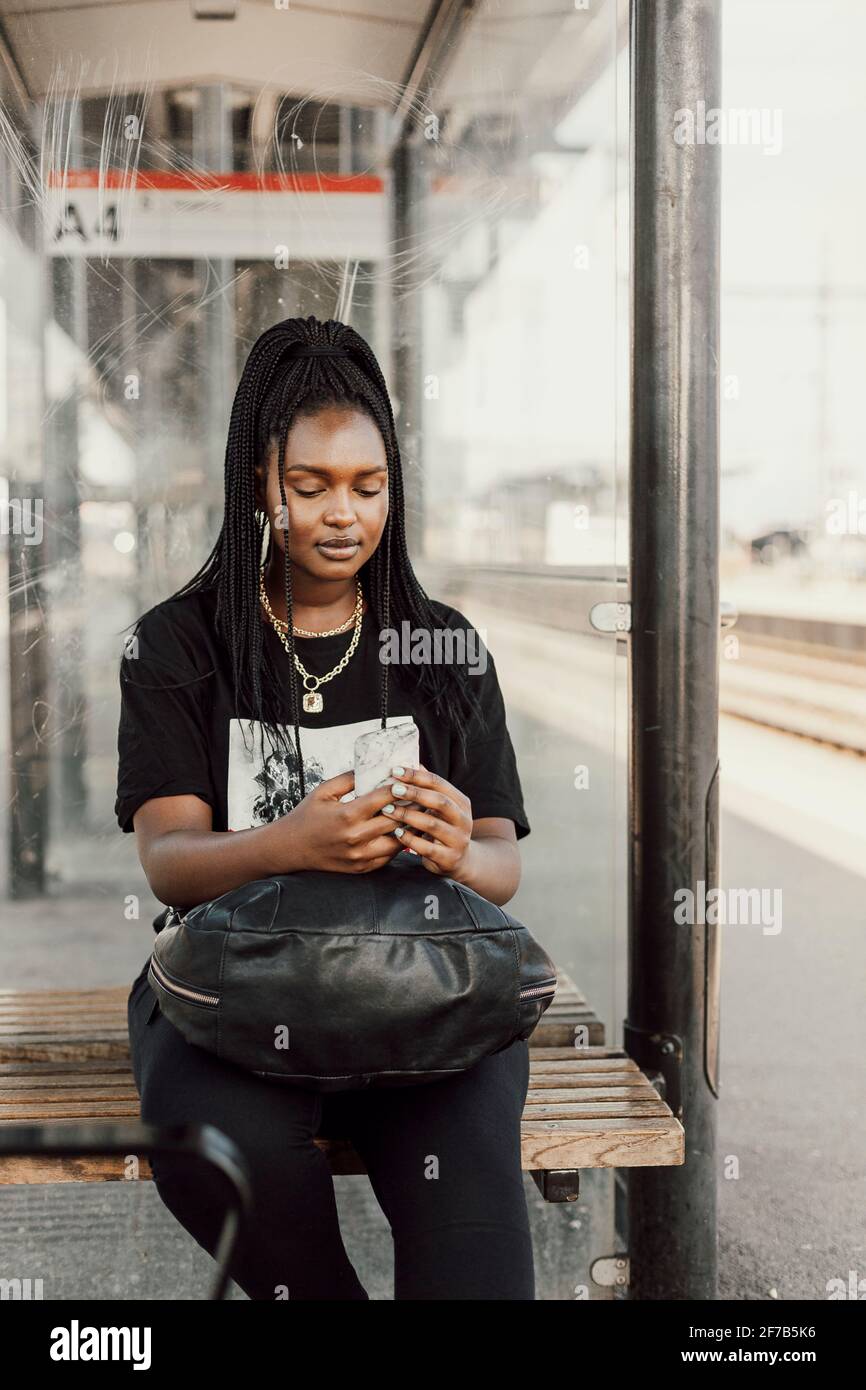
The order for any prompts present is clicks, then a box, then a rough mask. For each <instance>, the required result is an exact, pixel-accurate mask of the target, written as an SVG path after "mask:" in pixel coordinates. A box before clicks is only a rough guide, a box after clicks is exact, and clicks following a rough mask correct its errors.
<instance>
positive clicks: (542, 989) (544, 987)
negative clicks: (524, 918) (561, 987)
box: [520, 980, 556, 999]
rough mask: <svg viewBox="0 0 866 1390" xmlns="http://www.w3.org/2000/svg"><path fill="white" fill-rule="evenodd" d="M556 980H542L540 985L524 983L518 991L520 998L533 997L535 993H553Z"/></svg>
mask: <svg viewBox="0 0 866 1390" xmlns="http://www.w3.org/2000/svg"><path fill="white" fill-rule="evenodd" d="M555 993H556V980H544V981H542V983H541V984H540V985H524V986H523V989H522V990H521V991H520V998H521V999H534V998H535V997H536V995H544V994H555Z"/></svg>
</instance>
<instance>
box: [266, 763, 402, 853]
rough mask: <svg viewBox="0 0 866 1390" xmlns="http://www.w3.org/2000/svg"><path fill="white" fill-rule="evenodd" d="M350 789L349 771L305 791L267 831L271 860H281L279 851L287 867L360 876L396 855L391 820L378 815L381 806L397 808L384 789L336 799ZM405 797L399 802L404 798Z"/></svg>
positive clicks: (397, 845)
mask: <svg viewBox="0 0 866 1390" xmlns="http://www.w3.org/2000/svg"><path fill="white" fill-rule="evenodd" d="M354 786H355V774H354V772H341V773H340V774H339V776H337V777H329V778H328V779H327V781H324V782H320V783H319V785H318V786H317V787H314V788H313V790H312V791H310V792H307V795H306V796H305V797H304V799H303V801H301V802H300V803H299V805H297V806H295V807H294V808H293V810H291V811H289V812H288V813H287V814H286V815H284V816H280V818H279V819H278V820H276V821H273V822H272V823H271V825H270V826H269V827H268V832H269V837H270V838H271V839H272V842H273V848H274V853H275V856H276V858H275V862H278V863H279V862H282V855H281V853H280V851H281V848H282V847H283V846H284V847H285V859H286V864H287V865H288V864H291V869H290V868H288V867H284V868H276V869H275V870H274V872H276V873H288V872H291V870H292V869H326V870H330V871H331V872H333V873H341V874H364V873H370V872H371V871H372V870H373V869H380V868H381V867H382V866H383V865H384V864H387V863H388V861H389V859H393V857H394V855H395V854H397V853H399V851H400V848H401V845H400V837H399V836H398V835H395V834H394V833H393V832H394V829H395V824H396V823H395V822H394V821H393V820H392V819H391V817H390V816H385V815H382V807H383V806H387V805H389V804H390V803H393V804H395V805H396V804H399V802H398V799H397V798H395V797H394V796H393V795H392V792H391V788H390V787H389V786H385V787H377V788H376V789H374V790H373V791H371V792H365V794H364V795H363V796H359V797H355V798H354V799H353V800H351V801H341V800H340V797H341V796H345V795H346V792H350V791H352V790H353V789H354ZM406 799H407V798H403V800H406Z"/></svg>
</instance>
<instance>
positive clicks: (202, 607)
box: [115, 590, 530, 839]
mask: <svg viewBox="0 0 866 1390" xmlns="http://www.w3.org/2000/svg"><path fill="white" fill-rule="evenodd" d="M432 606H433V609H434V611H435V612H436V614H437V616H438V617H440V619H441V624H442V627H443V628H444V627H445V626H450V627H453V628H459V629H460V630H461V631H462V632H464V633H469V632H470V629H471V624H470V623H469V622H468V620H467V619H466V618H465V617H464V616H463V614H462V613H460V612H458V610H457V609H455V608H450V607H449V606H448V605H447V604H443V603H438V602H436V601H432ZM215 610H216V592H215V591H214V590H204V591H201V592H198V593H194V594H188V595H186V596H184V597H183V598H179V599H167V600H165V601H164V602H163V603H160V604H157V605H156V607H154V608H152V609H150V610H149V612H147V613H146V614H144V616H143V617H142V618H141V619H140V620H139V623H138V625H137V628H136V630H135V633H134V639H133V641H132V642H129V643H127V647H126V649H125V652H124V656H123V658H122V660H121V670H120V678H121V679H120V685H121V714H120V727H119V730H118V754H119V766H118V781H117V801H116V803H115V813H116V815H117V819H118V823H119V825H120V827H121V829H122V830H124V831H131V830H132V829H133V824H132V818H133V815H134V814H135V812H136V811H137V810H138V808H139V807H140V806H141V805H142V804H143V803H144V802H145V801H148V800H149V799H150V798H151V797H157V796H182V795H194V796H198V797H201V799H202V800H203V801H206V802H207V803H208V804H209V805H210V807H211V808H212V812H213V821H212V824H213V829H214V830H244V829H248V828H250V827H252V826H257V825H264V824H266V823H268V822H270V821H272V820H274V819H276V818H277V816H279V815H282V814H285V813H286V812H287V811H289V810H291V809H292V807H293V806H295V805H297V804H298V801H299V800H300V779H299V775H298V769H297V767H296V766H295V764H296V758H295V755H294V743H293V736H292V735H293V731H292V729H291V727H290V728H289V738H290V740H291V749H292V751H291V753H290V754H289V755H288V756H287V755H286V754H285V753H282V752H279V751H277V750H274V749H273V748H272V747H271V745H270V743H269V741H268V739H267V737H266V736H265V738H264V740H263V739H262V737H261V733H262V731H261V729H260V728H259V727H258V726H257V724H256V722H255V721H250V719H249V717H248V715H249V712H248V711H247V710H242V711H240V714H241V715H242V721H241V719H239V718H238V714H239V711H238V710H236V708H235V705H234V697H233V686H232V676H231V657H230V653H229V651H228V648H227V646H226V644H225V643H224V642H223V641H222V639H221V638H220V636H219V634H218V632H217V630H216V625H215ZM263 628H264V641H265V642H266V643H267V644H268V649H269V651H270V652H271V653H272V656H273V660H274V662H275V663H276V664H277V669H280V668H279V663H280V661H282V662H284V663H285V667H286V672H287V676H288V662H289V657H288V654H287V653H286V651H285V648H284V647H283V646H282V644H281V642H280V640H279V638H278V636H277V634H276V633H275V631H274V629H273V627H272V626H271V624H270V623H267V622H264V623H263ZM473 631H474V629H473ZM351 638H352V630H351V629H350V630H349V631H348V632H345V633H338V634H337V635H336V636H333V637H297V638H296V639H295V643H296V648H295V649H296V652H297V655H298V659H299V660H300V661H301V663H302V664H303V666H304V667H305V668H306V670H307V671H309V672H310V673H311V674H312V675H316V676H322V675H325V673H326V672H328V671H330V670H331V669H332V667H334V666H335V665H336V664H337V662H338V661H339V660H340V658H341V656H342V655H343V654H344V653H345V651H346V650H347V648H348V646H349V643H350V641H351ZM466 652H467V665H468V667H469V669H470V670H473V669H474V668H477V673H476V674H474V675H472V676H471V678H470V679H471V680H472V681H473V682H474V683H475V684H474V690H475V693H476V694H477V696H478V698H479V700H480V703H481V707H482V709H483V711H484V715H485V723H486V727H485V728H484V730H483V731H480V730H479V729H478V728H477V727H476V726H477V720H474V719H473V721H472V726H471V728H470V730H469V738H468V741H467V747H466V753H465V756H464V755H462V754H461V750H460V744H459V741H458V739H457V735H456V734H455V733H453V732H451V731H450V730H449V729H448V727H447V725H446V721H445V720H444V719H443V718H442V717H441V716H440V715H437V714H436V713H435V711H434V710H433V709H432V708H429V707H425V701H424V699H423V697H422V696H421V695H419V693H418V692H417V691H415V690H413V689H412V684H411V681H407V680H406V679H405V678H403V679H401V674H400V666H399V665H398V664H391V665H389V668H388V723H389V724H392V723H399V722H400V721H402V720H405V719H407V718H412V719H414V721H415V723H416V724H417V725H418V729H419V734H420V755H421V763H422V764H423V766H424V767H427V768H429V769H430V771H431V772H436V773H438V774H439V775H440V776H442V777H445V778H447V780H448V781H449V782H451V783H452V784H453V785H454V786H456V787H458V788H459V789H460V790H461V791H462V792H463V793H464V794H465V795H466V796H468V797H469V799H470V801H471V803H472V814H473V817H474V818H475V819H479V818H480V817H482V816H505V817H508V818H509V819H511V820H513V822H514V825H515V832H516V835H517V838H518V839H522V838H523V837H524V836H525V835H528V834H529V833H530V827H529V822H528V821H527V819H526V811H525V809H524V806H523V793H522V790H521V786H520V779H519V776H518V772H517V765H516V761H515V757H514V749H513V746H512V743H511V738H510V736H509V733H508V729H507V727H506V722H505V705H504V702H503V698H502V693H501V690H500V687H499V681H498V678H497V675H496V668H495V665H494V662H493V658H492V656H491V655H490V652H489V651H488V650H487V648H486V647H485V646H484V644H483V642H482V641H481V637H480V634H479V635H478V636H477V645H476V646H474V647H472V646H471V645H469V643H468V642H467V647H466ZM379 654H380V644H379V632H378V627H377V624H376V621H375V618H374V616H373V614H372V612H371V610H370V609H369V608H368V609H366V610H365V612H364V618H363V624H362V629H361V638H360V641H359V643H358V647H357V649H356V651H355V652H354V653H353V655H352V656H351V658H350V659H349V662H348V664H347V666H346V667H345V668H344V669H343V670H342V671H341V672H340V674H339V675H337V676H335V677H334V678H333V680H330V681H328V682H327V683H326V684H325V685H323V686H321V687H320V694H321V695H322V696H323V699H324V708H323V709H322V711H321V712H320V713H318V714H308V713H305V712H304V711H303V710H301V712H300V724H299V730H300V732H299V738H300V744H301V751H302V753H303V758H304V780H305V787H306V791H307V792H309V791H311V790H312V789H313V787H314V786H317V785H318V784H319V782H322V781H325V780H327V779H328V778H330V777H336V776H337V775H338V774H339V773H342V772H349V771H351V770H352V768H353V766H354V744H355V738H356V737H357V735H358V734H359V733H364V732H366V731H367V730H368V729H377V728H379V727H380V725H381V678H382V665H381V662H380V659H379ZM479 654H480V656H479ZM469 658H471V659H469ZM485 666H486V669H484V667H485ZM288 691H289V686H288V680H287V683H286V710H285V720H286V724H287V725H288V726H290V725H291V716H290V713H289V705H288ZM299 703H300V701H299ZM263 754H264V760H263V756H262V755H263ZM265 762H266V763H267V770H266V769H265Z"/></svg>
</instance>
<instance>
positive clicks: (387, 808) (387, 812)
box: [382, 801, 394, 816]
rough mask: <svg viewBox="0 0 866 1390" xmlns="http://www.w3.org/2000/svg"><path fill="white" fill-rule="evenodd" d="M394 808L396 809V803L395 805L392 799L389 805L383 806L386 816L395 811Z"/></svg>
mask: <svg viewBox="0 0 866 1390" xmlns="http://www.w3.org/2000/svg"><path fill="white" fill-rule="evenodd" d="M393 809H394V805H393V802H391V801H389V802H388V805H387V806H383V807H382V810H383V811H384V812H385V815H386V816H390V814H391V812H392V811H393Z"/></svg>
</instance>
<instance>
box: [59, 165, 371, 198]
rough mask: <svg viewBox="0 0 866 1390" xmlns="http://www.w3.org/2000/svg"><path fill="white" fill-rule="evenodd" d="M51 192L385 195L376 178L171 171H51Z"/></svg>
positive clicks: (347, 175) (340, 175)
mask: <svg viewBox="0 0 866 1390" xmlns="http://www.w3.org/2000/svg"><path fill="white" fill-rule="evenodd" d="M46 182H47V184H48V187H49V188H70V189H71V188H121V189H125V188H129V189H166V190H170V191H177V192H184V193H209V192H218V193H381V192H382V191H383V188H384V180H383V179H381V178H379V177H378V176H377V175H375V174H278V173H272V174H254V173H239V174H232V173H229V174H219V173H204V172H203V173H191V174H182V173H175V172H174V171H173V170H168V169H139V170H128V169H103V170H102V171H100V170H99V169H67V170H62V169H49V171H48V174H47V177H46Z"/></svg>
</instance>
